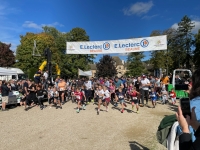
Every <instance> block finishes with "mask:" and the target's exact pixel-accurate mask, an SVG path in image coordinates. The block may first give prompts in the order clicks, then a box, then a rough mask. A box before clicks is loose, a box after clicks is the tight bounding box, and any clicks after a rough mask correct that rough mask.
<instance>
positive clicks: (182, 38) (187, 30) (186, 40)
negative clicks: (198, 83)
mask: <svg viewBox="0 0 200 150" xmlns="http://www.w3.org/2000/svg"><path fill="white" fill-rule="evenodd" d="M194 27H195V25H194V22H192V21H191V19H190V18H189V17H188V16H184V17H183V18H182V19H181V21H180V22H179V23H178V29H177V34H176V36H175V38H174V44H175V45H174V46H175V47H177V50H179V54H180V53H181V55H182V56H181V60H180V63H181V66H186V68H188V69H189V68H191V60H192V51H191V47H192V46H193V44H194V41H193V34H192V29H193V28H194Z"/></svg>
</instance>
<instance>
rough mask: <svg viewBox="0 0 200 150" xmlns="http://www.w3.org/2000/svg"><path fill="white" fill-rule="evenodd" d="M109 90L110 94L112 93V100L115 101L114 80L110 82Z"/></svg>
mask: <svg viewBox="0 0 200 150" xmlns="http://www.w3.org/2000/svg"><path fill="white" fill-rule="evenodd" d="M109 91H110V94H111V96H110V97H111V101H112V102H113V101H114V99H115V86H114V85H113V83H112V82H110V84H109Z"/></svg>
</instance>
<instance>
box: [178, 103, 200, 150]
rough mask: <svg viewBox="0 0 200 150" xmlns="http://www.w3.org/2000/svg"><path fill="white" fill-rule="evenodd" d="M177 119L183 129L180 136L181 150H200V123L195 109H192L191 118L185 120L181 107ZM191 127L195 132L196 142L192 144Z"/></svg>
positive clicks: (187, 117)
mask: <svg viewBox="0 0 200 150" xmlns="http://www.w3.org/2000/svg"><path fill="white" fill-rule="evenodd" d="M176 118H177V120H178V122H179V125H180V126H181V128H182V131H183V133H182V134H181V135H180V136H179V150H199V149H200V123H199V122H198V121H197V118H196V114H195V107H193V108H192V112H191V117H190V116H188V115H187V116H186V118H184V116H183V113H182V110H181V107H180V106H179V107H178V112H177V113H176ZM189 125H191V126H192V128H193V129H194V130H195V134H194V135H195V137H196V140H195V141H194V142H192V138H191V134H190V131H189V128H188V126H189Z"/></svg>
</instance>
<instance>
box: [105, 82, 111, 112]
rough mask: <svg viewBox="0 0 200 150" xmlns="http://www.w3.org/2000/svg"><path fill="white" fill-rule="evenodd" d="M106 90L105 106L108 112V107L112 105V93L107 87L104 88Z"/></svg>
mask: <svg viewBox="0 0 200 150" xmlns="http://www.w3.org/2000/svg"><path fill="white" fill-rule="evenodd" d="M103 90H104V98H103V100H104V105H105V107H106V111H107V112H108V105H109V103H110V92H109V91H108V88H107V87H106V86H104V87H103Z"/></svg>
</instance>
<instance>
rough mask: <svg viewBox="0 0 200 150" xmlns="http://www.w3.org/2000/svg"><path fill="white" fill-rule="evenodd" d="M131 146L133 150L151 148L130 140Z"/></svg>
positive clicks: (147, 149)
mask: <svg viewBox="0 0 200 150" xmlns="http://www.w3.org/2000/svg"><path fill="white" fill-rule="evenodd" d="M129 146H130V149H131V150H150V149H149V148H147V147H145V146H143V145H141V144H139V143H138V142H136V141H129Z"/></svg>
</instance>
